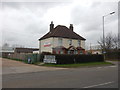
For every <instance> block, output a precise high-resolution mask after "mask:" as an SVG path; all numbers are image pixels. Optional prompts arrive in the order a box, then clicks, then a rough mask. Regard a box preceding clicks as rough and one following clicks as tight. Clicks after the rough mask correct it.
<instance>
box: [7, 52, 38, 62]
mask: <svg viewBox="0 0 120 90" xmlns="http://www.w3.org/2000/svg"><path fill="white" fill-rule="evenodd" d="M8 58H10V59H16V60H21V61H23V62H27V61H28V58H29V59H30V60H31V63H35V62H39V61H40V55H39V54H25V53H15V54H10V55H8Z"/></svg>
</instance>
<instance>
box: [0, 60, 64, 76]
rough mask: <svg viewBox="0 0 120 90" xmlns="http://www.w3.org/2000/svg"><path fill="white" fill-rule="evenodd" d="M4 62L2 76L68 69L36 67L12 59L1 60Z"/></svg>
mask: <svg viewBox="0 0 120 90" xmlns="http://www.w3.org/2000/svg"><path fill="white" fill-rule="evenodd" d="M1 61H2V65H1V66H2V74H15V73H29V72H39V71H54V70H61V69H66V68H55V67H44V66H36V65H32V64H25V63H23V62H20V61H14V60H10V59H5V58H0V62H1Z"/></svg>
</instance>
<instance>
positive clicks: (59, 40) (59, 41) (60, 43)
mask: <svg viewBox="0 0 120 90" xmlns="http://www.w3.org/2000/svg"><path fill="white" fill-rule="evenodd" d="M62 44H63V39H62V38H58V46H62Z"/></svg>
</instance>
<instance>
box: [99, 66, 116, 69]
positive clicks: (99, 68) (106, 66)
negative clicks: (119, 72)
mask: <svg viewBox="0 0 120 90" xmlns="http://www.w3.org/2000/svg"><path fill="white" fill-rule="evenodd" d="M109 67H117V66H105V67H97V68H98V69H100V68H109Z"/></svg>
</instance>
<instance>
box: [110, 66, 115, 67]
mask: <svg viewBox="0 0 120 90" xmlns="http://www.w3.org/2000/svg"><path fill="white" fill-rule="evenodd" d="M109 67H117V66H109Z"/></svg>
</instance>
